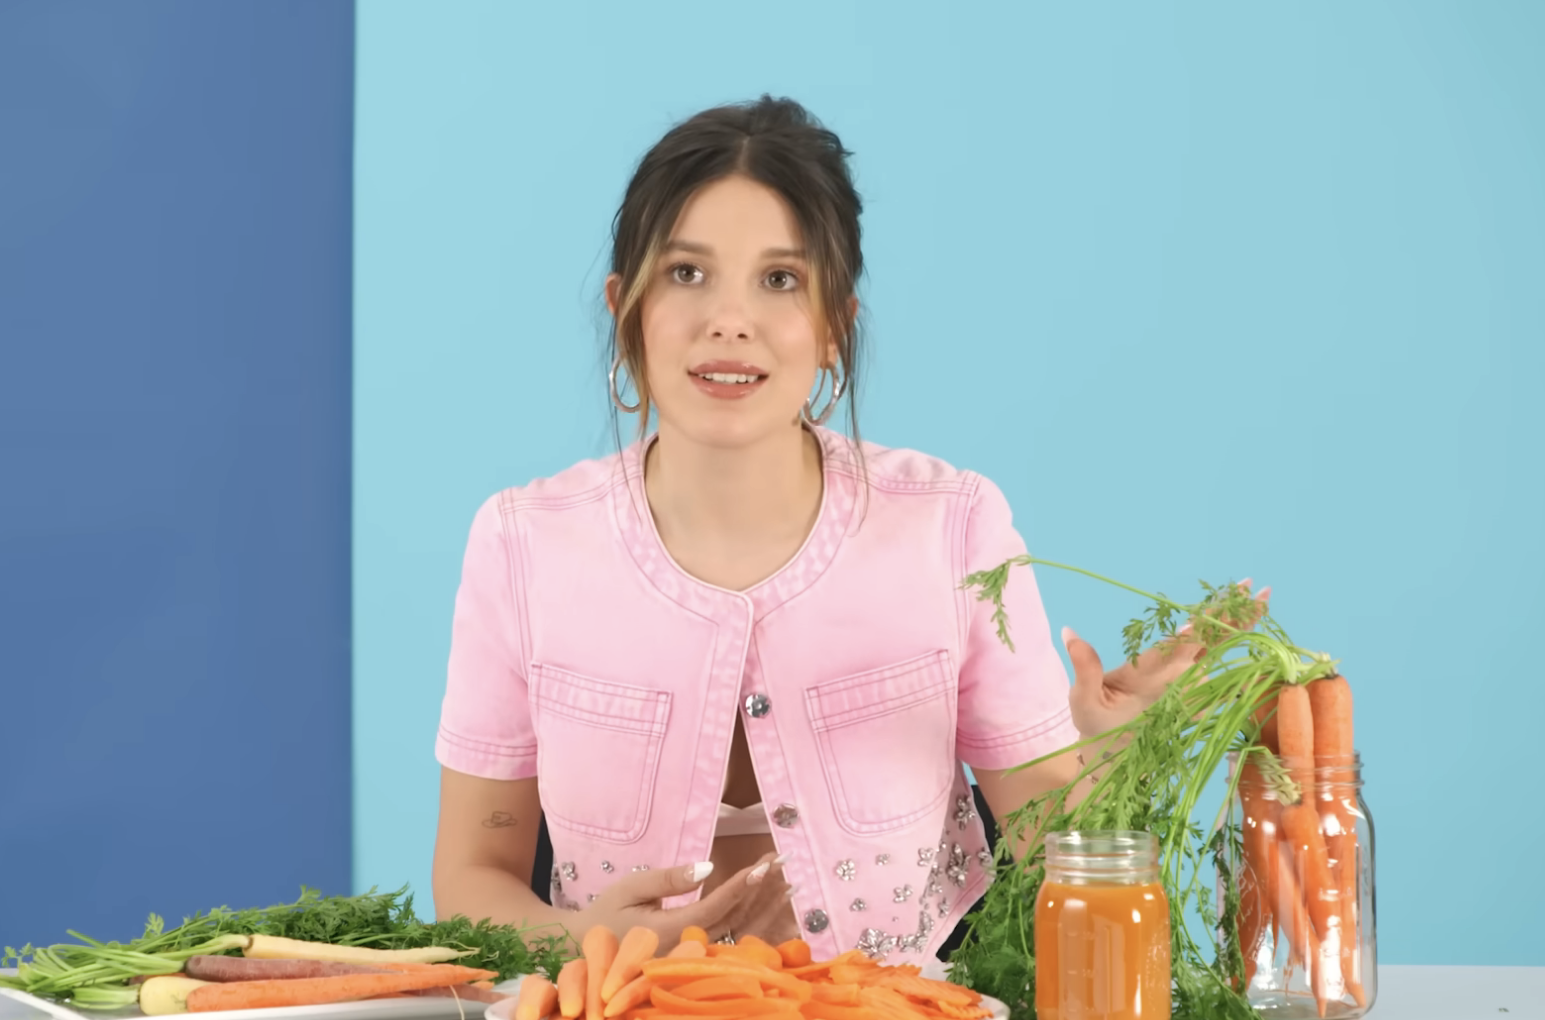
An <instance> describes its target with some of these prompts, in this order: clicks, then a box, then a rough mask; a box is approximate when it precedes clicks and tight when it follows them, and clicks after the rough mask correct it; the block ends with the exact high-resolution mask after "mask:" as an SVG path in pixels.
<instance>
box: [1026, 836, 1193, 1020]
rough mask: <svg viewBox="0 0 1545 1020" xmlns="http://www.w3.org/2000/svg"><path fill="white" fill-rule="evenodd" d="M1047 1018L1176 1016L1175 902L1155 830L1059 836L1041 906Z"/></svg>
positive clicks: (1041, 1010)
mask: <svg viewBox="0 0 1545 1020" xmlns="http://www.w3.org/2000/svg"><path fill="white" fill-rule="evenodd" d="M1035 1009H1036V1015H1037V1017H1038V1018H1039V1020H1169V1015H1170V926H1169V899H1168V897H1166V896H1165V895H1164V888H1163V887H1162V886H1161V885H1160V884H1159V882H1158V846H1157V843H1156V841H1154V840H1153V837H1152V836H1151V835H1150V834H1148V833H1111V832H1096V833H1054V834H1053V835H1052V837H1051V838H1050V839H1048V840H1047V861H1046V881H1045V882H1043V883H1042V885H1041V891H1040V895H1039V896H1038V897H1037V898H1036V903H1035Z"/></svg>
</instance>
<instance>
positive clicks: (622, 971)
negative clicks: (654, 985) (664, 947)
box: [601, 928, 660, 1002]
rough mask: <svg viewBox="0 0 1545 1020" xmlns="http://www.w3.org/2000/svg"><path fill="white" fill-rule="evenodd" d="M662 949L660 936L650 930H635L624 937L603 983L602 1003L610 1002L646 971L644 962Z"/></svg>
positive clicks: (631, 930)
mask: <svg viewBox="0 0 1545 1020" xmlns="http://www.w3.org/2000/svg"><path fill="white" fill-rule="evenodd" d="M659 948H660V936H659V935H657V934H655V932H654V930H653V929H650V928H633V929H630V930H629V931H628V933H627V934H626V935H624V936H623V937H622V943H621V944H620V945H619V946H618V947H617V951H616V953H615V954H614V955H613V957H612V965H611V967H610V968H609V969H608V970H607V972H606V977H605V979H604V980H603V981H602V982H601V1001H602V1002H610V1001H611V999H612V996H614V995H616V994H617V993H618V992H619V991H620V990H621V989H622V986H623V985H625V984H627V983H628V982H629V981H632V980H633V979H634V978H636V977H638V976H639V975H640V974H642V973H643V972H644V971H643V969H642V965H643V962H644V961H645V960H650V959H653V958H654V954H655V951H656V950H658V949H659Z"/></svg>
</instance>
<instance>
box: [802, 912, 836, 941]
mask: <svg viewBox="0 0 1545 1020" xmlns="http://www.w3.org/2000/svg"><path fill="white" fill-rule="evenodd" d="M828 923H830V922H829V919H828V918H827V916H826V911H824V910H812V911H810V912H809V913H807V914H806V915H805V931H807V932H809V933H810V934H812V935H819V934H820V933H821V932H823V931H825V930H826V926H827V924H828Z"/></svg>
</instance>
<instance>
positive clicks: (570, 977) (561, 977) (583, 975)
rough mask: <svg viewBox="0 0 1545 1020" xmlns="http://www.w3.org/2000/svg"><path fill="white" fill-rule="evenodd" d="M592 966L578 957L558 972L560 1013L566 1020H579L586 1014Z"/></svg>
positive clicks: (581, 957)
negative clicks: (586, 1000)
mask: <svg viewBox="0 0 1545 1020" xmlns="http://www.w3.org/2000/svg"><path fill="white" fill-rule="evenodd" d="M589 971H590V965H589V963H588V962H586V960H585V958H584V957H583V956H577V957H575V958H574V959H572V960H570V961H569V962H568V963H566V964H564V965H563V969H562V970H560V971H558V1012H559V1013H561V1014H562V1015H563V1017H564V1020H578V1017H579V1016H580V1015H581V1014H583V1013H584V1012H585V988H586V987H587V986H588V985H589V983H590V974H589Z"/></svg>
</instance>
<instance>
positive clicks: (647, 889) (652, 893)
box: [617, 861, 713, 906]
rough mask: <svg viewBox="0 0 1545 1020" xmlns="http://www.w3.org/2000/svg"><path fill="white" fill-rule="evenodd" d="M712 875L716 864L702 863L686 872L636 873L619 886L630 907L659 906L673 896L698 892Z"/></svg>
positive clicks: (663, 870)
mask: <svg viewBox="0 0 1545 1020" xmlns="http://www.w3.org/2000/svg"><path fill="white" fill-rule="evenodd" d="M712 874H713V862H712V861H703V862H701V863H699V864H691V865H688V866H687V867H684V868H661V869H660V870H659V871H635V872H632V873H631V874H629V875H627V876H626V877H625V878H623V879H622V880H621V881H620V882H618V883H617V885H618V886H619V887H620V888H619V890H618V891H619V892H620V893H622V894H623V896H625V897H626V901H627V904H628V905H629V906H639V905H642V904H645V903H658V902H659V901H660V900H663V899H667V898H669V897H671V896H683V895H685V894H687V893H689V892H692V891H693V890H694V889H697V888H699V887H700V886H701V885H702V884H703V882H705V881H706V880H707V879H708V876H709V875H712Z"/></svg>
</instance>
